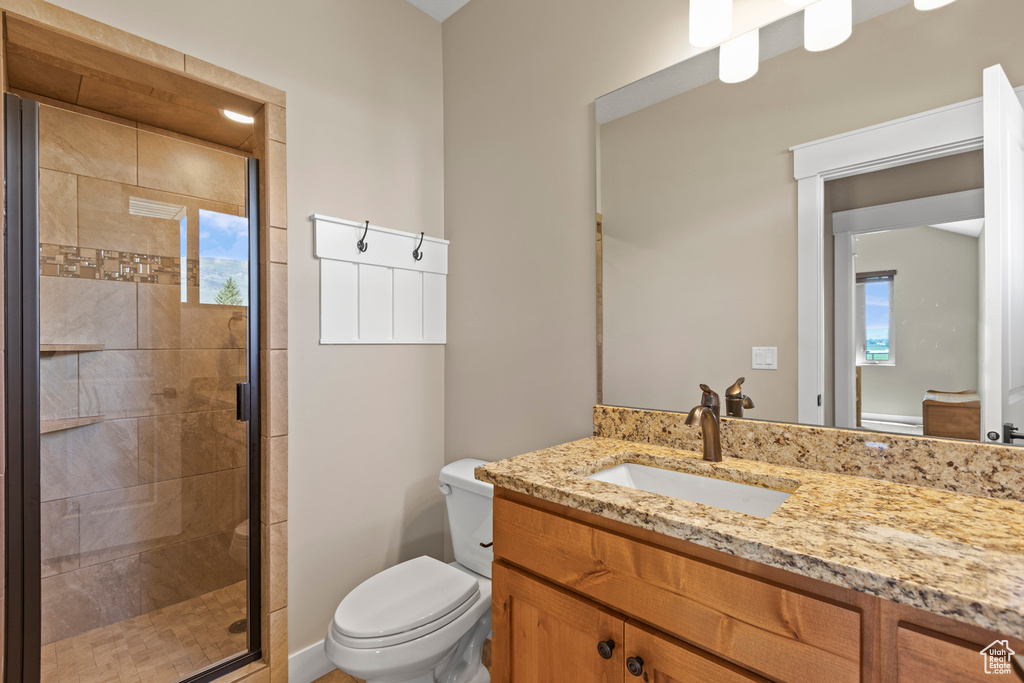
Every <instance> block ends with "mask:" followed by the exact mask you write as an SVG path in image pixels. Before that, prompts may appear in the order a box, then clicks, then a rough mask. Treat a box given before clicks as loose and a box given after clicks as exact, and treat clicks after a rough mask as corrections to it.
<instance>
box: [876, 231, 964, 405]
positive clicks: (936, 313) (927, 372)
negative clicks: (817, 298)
mask: <svg viewBox="0 0 1024 683" xmlns="http://www.w3.org/2000/svg"><path fill="white" fill-rule="evenodd" d="M856 268H857V272H858V273H868V272H876V271H880V270H895V271H896V281H895V289H894V294H895V301H894V302H893V309H894V311H895V323H896V324H895V326H894V328H895V335H894V337H895V351H896V363H895V365H865V366H864V367H863V368H861V396H862V399H861V400H862V403H861V409H862V410H863V411H864V412H865V413H881V414H885V415H902V416H912V417H917V418H920V417H921V400H922V399H923V398H924V394H925V392H926V391H929V390H932V389H934V390H936V391H968V390H971V391H976V390H977V389H978V315H979V311H978V239H977V238H976V237H969V236H967V235H958V234H956V233H952V232H946V231H943V230H937V229H935V228H924V227H922V228H908V229H904V230H890V231H888V232H879V233H871V234H868V235H859V236H858V237H857V258H856Z"/></svg>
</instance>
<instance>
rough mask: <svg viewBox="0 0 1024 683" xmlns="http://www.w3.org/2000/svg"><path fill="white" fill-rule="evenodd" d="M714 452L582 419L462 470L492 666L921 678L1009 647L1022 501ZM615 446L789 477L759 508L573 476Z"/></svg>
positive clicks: (501, 669)
mask: <svg viewBox="0 0 1024 683" xmlns="http://www.w3.org/2000/svg"><path fill="white" fill-rule="evenodd" d="M728 456H729V454H728V452H727V454H726V458H725V461H724V462H722V463H707V462H704V461H703V460H701V459H700V456H699V455H697V454H696V453H694V452H690V451H688V450H680V449H674V448H667V447H664V446H659V445H654V444H650V443H640V442H635V441H624V440H621V439H608V438H600V437H595V438H591V439H584V440H581V441H576V442H572V443H569V444H563V445H561V446H556V447H554V448H550V449H546V450H543V451H538V452H536V453H532V454H527V455H523V456H519V457H517V458H512V459H510V460H505V461H501V462H497V463H492V464H490V465H487V466H485V467H481V468H479V469H478V470H477V478H479V479H482V480H484V481H488V482H490V483H492V484H494V485H495V498H494V557H495V564H494V570H493V612H494V650H493V661H494V669H493V672H494V680H495V681H499V682H502V683H506V682H508V683H522V682H525V681H588V682H589V681H594V682H610V681H630V680H633V677H634V676H636V677H637V679H638V680H644V681H760V680H776V681H792V682H800V681H808V682H814V683H818V682H821V681H927V682H928V683H936V682H938V681H970V680H992V678H993V676H992V675H990V674H986V673H985V670H986V669H985V667H986V663H987V662H988V660H989V658H987V657H986V656H985V655H983V654H982V653H981V650H983V649H984V648H986V647H987V646H989V645H990V644H993V643H994V641H1002V640H1006V641H1007V642H1006V643H1004V644H1003V645H1006V646H1008V647H1009V648H1010V649H1012V650H1014V651H1015V652H1016V653H1024V539H1022V538H1021V531H1022V529H1024V504H1021V503H1018V502H1013V501H1008V500H997V499H993V498H985V497H980V496H971V495H964V494H961V493H954V492H950V491H942V490H935V489H930V488H924V487H920V486H911V485H907V484H901V483H894V482H890V481H882V480H877V479H868V478H865V477H853V476H848V475H842V474H835V473H830V472H823V471H816V470H812V469H802V468H798V467H790V466H784V465H779V464H773V463H768V462H759V461H756V460H751V459H744V458H730V457H728ZM623 463H633V464H639V465H647V466H654V467H657V468H661V469H664V470H674V471H683V472H688V473H690V474H697V475H700V476H703V477H709V478H711V479H718V480H726V481H730V482H736V483H741V484H753V485H755V486H758V487H763V488H768V489H774V490H777V491H787V492H789V493H790V495H789V497H788V498H787V499H786V500H785V501H784V502H783V503H782V504H781V505H780V506H779V507H778V508H777V509H776V510H775V511H774V512H771V513H770V514H769V515H767V516H764V517H759V516H755V515H750V514H742V513H739V512H733V511H730V510H726V509H721V508H718V507H711V506H707V505H700V504H697V503H693V502H690V501H688V500H683V499H681V498H672V497H669V496H665V495H660V494H656V493H649V492H647V491H643V490H639V489H635V488H630V487H628V486H624V485H622V484H616V483H609V482H607V481H598V480H595V479H591V478H588V475H591V474H594V473H597V472H601V471H605V470H608V469H610V468H613V467H616V466H618V465H622V464H623ZM996 649H999V646H998V645H997V648H996ZM991 659H992V660H993V664H992V666H998V664H997V663H995V661H996V660H997V659H998V657H995V656H993V657H992V658H991ZM1007 662H1008V664H1009V665H1010V666H1011V667H1012V665H1013V662H1012V657H1010V658H1009V659H1008V660H1007ZM1019 677H1020V674H1019V673H1015V672H1011V673H1009V674H1007V675H1005V676H1004V677H1001V678H999V679H997V680H1019V679H1020V678H1019Z"/></svg>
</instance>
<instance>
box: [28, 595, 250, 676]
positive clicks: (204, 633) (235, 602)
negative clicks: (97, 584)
mask: <svg viewBox="0 0 1024 683" xmlns="http://www.w3.org/2000/svg"><path fill="white" fill-rule="evenodd" d="M245 604H246V602H245V582H244V581H241V582H239V583H236V584H233V585H231V586H228V587H226V588H221V589H219V590H216V591H213V592H212V593H207V594H206V595H201V596H199V597H198V598H193V599H191V600H187V601H186V602H180V603H178V604H176V605H171V606H169V607H164V608H163V609H159V610H156V611H155V612H149V613H148V614H143V615H142V616H138V617H135V618H133V619H128V620H127V621H122V622H119V623H116V624H111V625H110V626H105V627H103V628H99V629H96V630H94V631H89V632H87V633H82V634H81V635H77V636H75V637H73V638H68V639H66V640H60V641H57V642H56V643H51V644H49V645H45V646H43V661H42V665H43V668H42V677H41V678H42V682H43V683H73V682H77V683H94V682H95V683H108V682H109V683H115V682H121V681H124V682H127V681H132V682H133V683H172V681H177V680H180V679H182V678H185V677H187V676H189V675H191V674H194V673H196V672H197V671H199V670H200V669H204V668H206V667H208V666H210V665H211V664H214V663H216V662H218V661H220V660H223V659H226V658H228V657H231V656H233V655H237V654H240V653H242V652H243V651H244V650H245V647H246V644H245V638H246V635H245V633H244V632H243V633H239V634H233V633H229V632H228V626H230V625H231V624H232V623H234V622H235V621H237V620H239V619H242V618H244V617H245Z"/></svg>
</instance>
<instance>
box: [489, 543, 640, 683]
mask: <svg viewBox="0 0 1024 683" xmlns="http://www.w3.org/2000/svg"><path fill="white" fill-rule="evenodd" d="M491 580H492V583H491V589H492V596H493V597H492V605H493V614H494V639H493V650H492V653H493V669H492V671H493V674H494V679H493V680H494V681H495V682H496V683H556V682H557V683H570V682H573V681H579V682H581V683H583V682H584V681H585V682H586V683H623V676H624V673H623V672H624V671H625V661H626V658H625V655H624V654H623V649H624V648H623V643H622V640H623V625H624V621H623V619H622V618H621V617H619V616H617V615H616V614H614V613H613V612H609V611H608V610H605V609H602V608H601V607H598V606H597V605H595V604H593V603H591V602H589V601H587V600H584V599H582V598H579V597H576V596H575V595H573V594H572V593H569V592H567V591H564V590H562V589H560V588H556V587H555V586H552V585H551V584H549V583H546V582H543V581H540V580H538V579H535V578H531V577H530V576H528V575H526V574H522V573H520V572H518V571H516V570H514V569H510V568H507V567H505V566H503V565H501V564H498V563H495V564H494V570H493V573H492V579H491ZM602 641H606V642H607V641H611V644H612V646H613V647H612V649H611V652H610V655H611V657H610V658H609V659H604V658H603V657H602V656H601V653H600V652H599V649H598V646H599V644H600V643H601V642H602ZM605 654H609V653H607V652H606V653H605Z"/></svg>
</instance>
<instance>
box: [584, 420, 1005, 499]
mask: <svg viewBox="0 0 1024 683" xmlns="http://www.w3.org/2000/svg"><path fill="white" fill-rule="evenodd" d="M685 420H686V413H671V412H666V411H661V410H640V409H637V408H620V407H617V406H603V405H598V406H594V436H603V437H607V438H611V439H622V440H624V441H633V442H637V443H649V444H654V445H656V446H666V447H668V448H676V449H681V450H686V451H694V452H700V450H701V437H700V429H699V428H698V427H696V426H693V427H691V426H687V425H686V424H684V422H685ZM722 451H723V452H724V453H725V454H726V455H729V456H732V457H734V458H742V459H746V460H757V461H760V462H766V463H771V464H775V465H786V466H788V467H800V468H803V469H810V470H817V471H819V472H828V473H831V474H849V475H852V476H856V477H868V478H870V479H880V480H883V481H890V482H893V483H896V484H911V485H914V486H924V487H927V488H932V489H938V490H941V491H950V492H952V493H966V494H969V495H972V496H984V497H986V498H999V499H1002V500H1015V501H1024V448H1021V447H1019V446H1016V447H1015V446H1006V445H1002V444H987V443H981V442H973V441H957V440H953V439H933V438H925V437H920V436H906V435H902V434H883V433H880V432H866V431H860V430H854V429H834V428H831V427H814V426H810V425H795V424H786V423H782V422H762V421H759V420H738V419H735V418H728V417H723V418H722Z"/></svg>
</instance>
